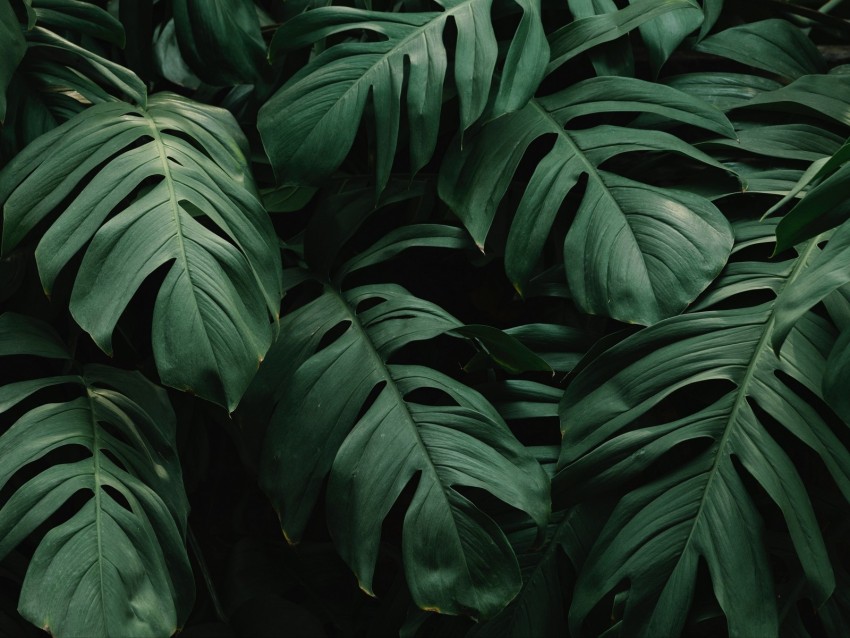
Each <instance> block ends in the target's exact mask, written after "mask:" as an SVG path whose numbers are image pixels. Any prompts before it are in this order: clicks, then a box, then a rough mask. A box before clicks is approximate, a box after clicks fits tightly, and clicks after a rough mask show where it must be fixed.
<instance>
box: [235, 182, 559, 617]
mask: <svg viewBox="0 0 850 638" xmlns="http://www.w3.org/2000/svg"><path fill="white" fill-rule="evenodd" d="M421 195H422V190H421V189H420V188H417V187H414V188H413V189H411V190H410V191H405V190H403V189H402V188H401V186H400V185H396V184H393V185H391V188H390V189H388V190H387V191H386V192H385V195H384V197H385V199H384V200H383V201H384V203H385V205H392V206H395V208H396V211H398V210H399V209H403V208H404V207H405V206H407V205H408V203H409V200H410V199H411V198H414V199H418V197H421ZM373 197H374V191H372V189H371V188H368V187H365V186H364V187H362V188H361V187H354V188H351V189H349V190H348V191H343V192H342V193H341V194H340V195H339V196H337V197H331V198H329V200H328V202H327V208H322V209H321V211H322V212H320V213H318V214H317V215H316V217H315V218H314V220H313V221H312V222H311V224H310V226H308V229H307V231H306V232H305V234H304V247H303V252H304V254H305V255H306V256H307V257H308V259H309V262H308V263H310V264H311V265H313V266H314V270H315V272H321V273H327V272H328V270H330V273H329V274H330V277H327V276H324V275H323V276H318V275H314V274H313V273H311V272H310V271H308V270H305V269H303V268H297V269H292V270H287V271H285V273H284V274H285V279H286V280H287V282H288V287H290V288H291V289H292V293H291V296H292V297H293V298H295V299H299V298H300V299H302V302H301V303H300V304H299V305H298V306H297V307H296V308H295V309H293V310H291V311H289V312H288V313H287V314H286V315H284V317H283V318H282V320H281V334H282V335H286V338H281V339H279V340H278V341H277V342H276V343H275V344H274V345H273V346H272V348H271V350H270V351H269V355H268V357H267V359H266V361H265V362H264V364H263V366H262V367H261V368H260V371H259V373H258V374H257V378H256V380H255V381H254V383H253V384H252V386H251V389H250V390H249V393H248V395H247V396H246V401H245V405H244V406H243V407H242V408H240V410H239V412H238V413H237V416H238V417H239V420H240V422H242V423H244V427H245V428H246V431H247V432H250V428H252V427H253V424H254V423H255V422H256V421H257V420H258V418H260V419H267V420H268V421H267V422H268V423H269V425H268V428H267V430H266V431H265V433H264V435H263V437H264V438H263V440H262V445H261V446H258V455H259V457H260V458H259V463H258V465H259V474H260V483H261V485H262V487H263V489H264V490H265V492H266V494H267V495H268V496H269V498H270V499H271V502H272V504H273V506H274V508H275V510H276V511H277V513H278V516H279V518H280V523H281V527H282V529H283V533H284V535H285V536H286V538H287V539H288V541H289V542H291V543H295V542H297V541H299V540H300V538H301V536H302V534H303V532H304V529H305V526H306V525H307V522H308V520H309V517H310V515H311V513H312V511H313V508H314V506H315V503H316V501H317V499H318V497H319V494H320V492H321V490H322V486H323V482H324V481H325V479H326V477H327V492H326V495H325V500H326V503H327V521H328V527H329V530H330V532H331V535H332V537H333V540H334V543H335V545H336V547H337V549H338V551H339V553H340V555H341V556H342V557H343V558H344V559H345V561H346V562H347V563H348V564H349V565H350V566H351V568H352V570H353V571H354V573H355V575H356V576H357V579H358V581H359V583H360V587H361V589H363V590H364V591H366V592H368V593H370V594H371V593H372V589H373V574H374V571H375V565H376V561H377V559H378V552H379V545H380V541H381V526H382V524H383V522H384V519H385V518H386V516H387V515H388V513H389V512H390V509H391V508H393V506H394V505H395V504H396V502H397V501H398V500H399V498H400V497H402V492H403V491H404V490H405V488H407V487H411V488H412V490H411V493H412V500H411V501H409V503H408V504H406V505H404V506H403V507H404V508H405V509H404V511H405V516H404V526H403V531H402V543H401V544H402V557H403V563H404V571H405V575H406V579H407V582H408V586H409V588H410V592H411V594H412V596H413V600H414V602H415V603H416V604H417V605H419V606H420V607H421V608H423V609H429V610H432V611H439V612H442V613H446V614H455V615H457V614H465V615H471V616H474V617H487V616H491V615H493V614H494V613H496V612H498V611H499V610H500V609H502V608H503V607H504V606H505V605H506V604H507V603H508V602H509V601H510V600H511V599H512V598H513V597H514V596H515V595H516V594H517V592H518V591H519V589H520V587H521V584H522V581H521V577H520V570H519V566H518V564H517V559H516V557H515V555H514V552H513V550H512V548H511V545H510V543H509V542H508V540H507V538H506V537H505V534H504V532H503V531H502V530H501V529H500V528H499V526H498V525H497V524H496V523H495V522H494V521H493V519H492V518H491V517H490V516H489V515H488V514H487V513H485V511H484V510H482V509H480V508H479V507H478V506H477V505H476V503H475V502H473V501H474V496H472V495H470V493H469V492H468V491H467V490H466V489H465V488H475V489H476V490H484V491H486V492H489V493H490V494H492V495H493V496H495V497H496V498H497V499H499V500H501V501H503V502H504V503H506V504H508V505H509V506H511V507H513V508H515V509H516V510H519V511H520V512H524V514H521V516H524V517H525V518H530V519H531V521H532V523H531V524H532V525H533V526H535V527H537V528H539V529H542V528H543V527H544V526H545V524H546V522H547V519H548V512H549V501H548V478H547V476H546V474H545V473H544V472H543V470H542V469H541V467H540V465H539V464H538V463H537V461H536V460H535V459H534V457H533V456H532V455H531V454H530V453H529V452H528V451H527V450H526V448H525V447H523V445H522V444H520V443H519V442H518V441H517V440H516V439H515V438H514V436H513V434H512V433H511V431H510V429H509V428H508V426H507V425H506V424H505V422H504V421H503V420H502V418H501V416H500V415H499V413H498V412H497V411H496V409H495V408H494V407H493V406H492V405H491V404H490V403H489V402H488V401H487V400H486V399H485V398H484V397H483V396H482V395H481V394H479V393H478V392H476V391H475V390H473V389H472V388H470V387H467V386H466V385H464V384H463V383H461V382H459V381H458V380H456V379H455V378H452V377H450V376H448V375H447V374H444V373H442V372H440V371H438V370H437V369H435V368H433V367H426V366H422V365H413V364H409V363H405V361H406V359H409V357H410V355H405V354H404V352H405V350H406V349H408V347H409V346H412V345H414V344H416V343H417V342H422V341H428V340H431V339H433V338H435V337H438V336H440V335H445V334H449V335H450V336H454V337H459V336H461V335H465V334H468V337H469V339H470V340H471V343H481V344H484V345H485V346H486V352H488V353H490V354H494V353H495V355H496V356H498V357H499V359H500V360H501V361H502V362H503V363H504V364H505V365H506V366H512V367H514V368H522V367H523V366H525V365H527V364H528V363H529V362H533V363H534V364H535V365H537V364H542V366H543V367H544V368H545V369H546V370H550V368H549V367H548V366H547V365H546V363H545V362H544V361H542V359H540V358H539V357H537V356H536V355H535V354H534V353H533V352H532V351H531V350H529V349H528V348H527V347H526V346H524V345H523V344H522V343H521V342H520V341H518V340H516V339H513V338H512V337H509V336H508V335H505V334H503V333H501V332H500V331H498V330H495V329H493V328H488V327H486V326H469V327H466V326H463V324H461V323H460V322H459V321H458V320H457V319H455V318H454V317H453V316H452V315H450V314H449V313H447V312H446V311H445V310H443V309H442V308H441V307H439V306H438V305H436V304H434V303H431V302H429V301H426V300H424V299H421V298H419V297H417V296H415V295H413V294H411V293H410V292H408V291H407V290H405V289H404V288H402V287H401V286H399V285H396V284H384V283H371V284H369V283H367V284H361V285H358V286H355V287H353V288H352V287H346V286H345V281H346V278H347V277H351V276H354V275H355V274H356V275H357V276H358V277H359V278H360V279H361V280H362V278H363V277H366V275H367V273H368V272H369V268H370V267H371V266H373V265H374V264H377V263H381V262H386V261H388V260H390V259H392V258H394V257H395V256H396V255H398V254H399V253H400V252H402V251H406V250H409V249H419V250H423V249H428V250H434V249H437V248H439V249H443V250H445V249H455V250H457V249H460V248H467V249H468V248H469V247H470V243H469V241H468V239H467V237H466V235H465V233H464V231H463V229H460V228H457V227H451V226H445V225H441V224H409V225H403V226H401V227H399V228H397V229H395V230H391V231H389V232H387V233H386V234H385V235H384V237H382V238H381V239H379V240H378V241H377V242H376V243H374V244H373V245H371V246H367V247H366V248H365V249H360V250H359V251H356V252H354V254H351V252H350V247H351V244H352V242H353V243H354V244H355V245H356V243H357V241H356V239H357V238H356V230H357V228H358V227H359V226H360V225H361V224H362V223H363V222H365V220H366V218H368V217H369V216H371V215H372V214H373V213H374V212H375V207H374V204H373V203H372V202H373V201H374V200H373ZM325 211H326V212H325ZM331 211H336V212H337V216H336V219H334V220H333V223H332V221H331V220H330V219H329V218H328V217H327V216H326V215H328V214H330V212H331ZM321 229H325V231H324V232H321V233H320V231H321ZM352 238H353V239H352ZM349 240H351V241H349ZM318 243H321V244H322V245H323V246H324V250H318V249H317V245H318ZM290 248H292V249H297V250H298V251H299V252H300V250H301V249H300V247H296V246H290ZM335 255H340V256H342V255H348V257H347V258H346V259H342V260H338V259H336V258H335ZM339 262H341V263H339ZM301 284H304V285H301ZM317 287H318V290H315V289H316V288H317ZM310 290H313V292H312V293H310V292H309V291H310ZM305 294H308V295H310V296H308V297H307V298H306V300H305V299H304V298H303V295H305ZM458 371H459V369H458ZM266 406H268V407H270V408H273V411H272V412H271V415H270V417H268V416H266V415H267V414H268V412H266V410H265V408H266ZM243 416H244V418H242V417H243ZM414 485H415V487H413V486H414ZM404 502H407V501H406V499H404Z"/></svg>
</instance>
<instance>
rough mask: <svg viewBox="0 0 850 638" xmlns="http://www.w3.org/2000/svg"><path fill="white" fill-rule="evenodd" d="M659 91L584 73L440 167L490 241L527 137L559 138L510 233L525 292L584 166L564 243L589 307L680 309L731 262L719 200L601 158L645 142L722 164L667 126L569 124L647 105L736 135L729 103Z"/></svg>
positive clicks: (513, 274) (620, 314)
mask: <svg viewBox="0 0 850 638" xmlns="http://www.w3.org/2000/svg"><path fill="white" fill-rule="evenodd" d="M659 89H660V87H658V86H654V85H650V84H649V83H645V82H643V81H641V80H634V79H628V78H617V77H605V78H594V79H590V80H585V81H584V82H580V83H578V84H576V85H574V86H573V87H571V88H570V89H567V90H565V91H562V92H560V93H557V94H555V95H552V96H547V97H545V98H534V99H533V100H532V101H530V102H529V104H528V105H527V106H526V107H525V108H523V109H522V110H520V111H518V112H516V113H512V114H509V115H506V116H503V117H501V118H499V119H497V120H494V121H492V122H490V123H488V124H486V125H485V126H484V127H482V129H481V131H479V132H478V133H477V134H476V135H474V136H472V137H471V138H470V139H467V140H465V141H464V145H463V149H461V148H460V143H459V141H456V142H455V144H454V145H453V148H452V149H451V151H450V153H449V155H448V156H447V157H446V159H445V161H444V163H443V167H442V170H441V173H440V184H439V188H440V196H441V197H442V199H443V200H444V201H446V203H448V204H449V206H451V208H452V209H453V210H454V211H455V212H456V213H457V214H458V216H459V217H460V218H461V220H462V221H463V222H464V224H465V225H466V227H467V229H468V230H469V231H470V234H471V235H472V237H473V239H474V240H475V242H476V243H477V244H478V245H479V246H483V245H484V240H485V238H486V237H487V234H488V231H489V229H490V226H491V224H492V222H493V218H494V216H495V214H496V209H497V207H498V204H499V201H500V200H501V198H502V197H503V196H504V194H505V192H506V191H507V188H508V186H509V185H510V182H511V180H512V179H513V176H514V173H515V172H516V170H517V167H518V166H519V164H520V161H521V160H522V158H523V156H524V155H525V153H526V151H527V149H528V147H529V146H530V145H531V143H532V142H534V141H535V140H537V139H539V138H541V137H544V136H553V137H555V145H554V147H553V148H552V150H551V151H549V153H548V154H547V155H546V156H545V157H544V158H543V159H542V160H541V161H540V162H539V164H538V165H537V167H536V168H535V171H534V174H533V175H532V177H531V179H530V181H529V183H528V186H527V187H526V189H525V193H524V195H523V198H522V200H521V202H520V204H519V208H518V210H517V212H516V215H515V217H514V221H513V224H512V226H511V229H510V232H509V235H508V239H507V247H506V250H505V268H506V271H507V273H508V276H509V277H510V279H511V281H512V282H513V283H514V285H515V286H516V287H517V289H518V290H522V289H523V287H524V286H525V284H526V283H527V281H528V280H529V278H530V276H531V274H532V271H533V269H534V267H535V265H536V263H537V260H538V256H539V255H540V252H541V250H542V247H543V244H544V242H545V241H546V239H547V237H548V235H549V229H550V227H551V226H552V223H553V221H554V219H555V217H556V215H557V213H558V210H559V208H560V206H561V204H562V202H563V201H564V198H565V197H566V196H567V194H568V193H569V192H570V191H571V190H572V189H573V187H574V186H575V185H576V184H577V182H578V180H579V178H581V177H582V176H583V175H587V178H588V182H587V188H586V191H585V195H584V197H583V199H582V203H581V205H580V208H579V213H578V215H577V216H576V219H575V221H574V223H573V225H572V227H571V228H570V231H569V232H568V234H567V238H566V243H565V247H564V260H565V266H566V273H567V279H568V281H569V284H570V289H571V292H572V294H573V295H574V298H575V300H576V302H577V303H578V305H579V307H580V308H581V309H582V310H584V311H585V312H589V313H592V314H603V315H607V316H611V317H614V318H616V319H619V320H621V321H630V322H636V323H645V324H649V323H654V322H656V321H658V320H660V319H662V318H664V317H667V316H670V315H672V314H675V313H676V312H679V311H681V310H682V309H683V308H684V307H685V306H686V305H687V304H688V303H689V302H690V301H692V300H693V299H694V298H695V297H696V296H697V295H698V294H699V292H701V291H702V290H703V289H705V287H706V286H707V285H708V283H709V282H710V281H711V279H713V277H714V276H715V275H716V274H717V273H718V272H719V271H720V269H721V268H722V266H723V264H724V263H725V262H726V257H727V256H728V254H729V250H730V249H731V246H732V236H731V231H730V230H729V227H728V224H727V222H726V221H725V219H724V218H723V217H722V215H721V214H720V212H719V211H718V210H716V209H715V208H714V206H713V205H712V204H711V203H709V202H708V201H707V200H703V199H702V198H700V197H698V196H695V195H692V194H690V193H686V192H678V191H674V190H670V189H661V188H657V187H652V186H648V185H646V184H641V183H639V182H635V181H632V180H629V179H626V178H624V177H620V176H618V175H616V174H614V173H611V172H609V171H606V170H602V169H600V168H599V165H600V164H602V163H603V162H605V161H606V160H609V159H611V158H612V157H615V156H617V155H618V154H621V153H625V152H631V151H643V150H654V151H670V152H674V153H680V154H683V155H686V156H689V157H691V158H693V159H696V160H697V161H702V162H705V163H708V164H710V165H713V166H717V167H719V166H720V165H719V164H717V163H716V162H715V161H714V160H712V159H710V158H708V156H706V155H705V154H703V153H702V152H701V151H697V150H696V149H695V148H694V147H692V146H691V145H689V144H686V143H684V142H682V141H681V140H680V139H679V138H677V137H674V136H673V135H670V134H669V133H665V132H661V131H645V130H641V129H635V128H623V127H612V126H605V125H602V126H597V127H594V128H591V129H573V128H571V127H570V128H567V127H569V124H570V122H571V120H573V119H574V118H577V117H579V116H582V115H586V114H589V113H599V112H609V111H625V112H630V111H632V112H633V111H637V112H641V111H643V112H649V113H653V114H658V115H662V116H664V117H666V118H671V119H674V120H679V121H683V122H686V123H688V124H692V125H695V126H700V127H705V128H708V129H710V130H714V131H717V132H720V133H722V134H730V130H731V125H730V124H729V123H728V121H727V120H726V119H725V117H723V116H722V114H721V113H720V112H719V111H718V110H716V109H714V108H713V107H711V106H709V105H707V104H705V103H704V102H702V101H700V100H697V99H695V98H691V97H689V96H687V95H685V94H684V93H680V92H679V91H676V90H674V89H666V87H665V90H664V91H661V90H659ZM674 229H675V230H674ZM662 235H663V236H664V240H662V242H663V243H659V242H658V241H657V240H658V238H659V237H660V236H662ZM615 241H616V243H615V244H612V242H615ZM685 272H687V273H688V274H687V275H685ZM679 275H681V278H679ZM662 290H663V292H662Z"/></svg>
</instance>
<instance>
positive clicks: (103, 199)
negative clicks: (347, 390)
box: [0, 94, 281, 409]
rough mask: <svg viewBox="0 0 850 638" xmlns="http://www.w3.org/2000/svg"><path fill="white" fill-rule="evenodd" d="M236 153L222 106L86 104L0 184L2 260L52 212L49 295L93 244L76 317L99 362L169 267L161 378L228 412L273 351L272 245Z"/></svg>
mask: <svg viewBox="0 0 850 638" xmlns="http://www.w3.org/2000/svg"><path fill="white" fill-rule="evenodd" d="M183 136H189V137H190V138H191V139H192V141H193V143H189V142H187V141H186V140H185V139H184V137H183ZM244 153H245V150H244V141H243V138H242V135H241V132H240V131H239V129H238V127H237V125H236V123H235V121H234V120H233V118H232V117H231V116H230V115H229V114H227V113H226V112H225V111H223V110H221V109H217V108H214V107H209V106H204V105H200V104H197V103H194V102H191V101H190V100H187V99H184V98H181V97H178V96H176V95H172V94H159V95H157V96H155V97H153V98H152V99H151V100H150V103H149V106H148V107H147V108H146V109H143V108H141V107H136V106H131V105H129V104H125V103H106V104H101V105H96V106H93V107H91V108H89V109H87V110H86V111H84V112H83V113H81V114H79V115H78V116H76V117H74V118H73V119H72V120H70V121H69V122H67V123H66V124H64V125H62V126H61V127H59V128H57V129H54V130H53V131H51V132H50V133H47V134H45V135H44V136H42V137H41V138H39V140H37V141H36V142H35V143H33V144H31V145H30V146H29V147H27V149H26V150H25V151H24V152H22V153H20V154H19V155H18V156H17V157H15V159H14V160H13V161H12V162H11V163H10V164H9V165H8V166H7V167H6V168H5V169H4V170H3V172H2V173H0V201H2V202H3V211H4V226H3V251H4V253H7V252H8V251H9V250H11V249H12V248H14V247H15V246H16V245H17V244H18V243H20V242H21V241H22V240H23V239H24V237H25V236H26V235H27V234H28V233H29V232H30V231H32V230H33V229H34V228H35V227H36V226H37V225H38V224H39V223H40V222H41V221H42V220H44V219H45V218H47V217H48V216H49V215H50V214H51V213H53V212H57V211H58V212H59V213H60V214H59V216H58V218H56V219H55V220H54V221H53V222H52V224H51V225H50V227H49V228H48V230H47V231H46V232H45V233H44V236H43V237H42V238H41V239H40V241H39V244H38V247H37V248H36V260H37V262H38V268H39V274H40V276H41V281H42V283H43V285H44V288H45V290H47V291H48V292H49V291H50V289H51V288H52V286H53V283H54V281H55V280H56V277H57V275H58V274H59V272H60V271H61V270H62V269H63V268H64V267H65V265H66V264H67V263H68V261H69V260H70V259H71V258H72V257H73V256H74V255H75V254H76V253H77V252H79V251H80V250H81V249H83V247H84V246H85V245H86V243H87V242H89V241H90V240H91V243H90V244H89V245H88V247H87V248H86V249H85V255H84V258H83V260H82V264H81V266H80V269H79V272H78V273H77V275H76V281H75V284H74V289H73V292H72V295H71V313H72V314H73V316H74V318H75V319H76V320H77V322H78V323H79V324H80V326H82V327H83V328H84V329H85V330H86V331H88V332H89V333H90V334H91V335H92V337H93V338H94V340H95V342H97V344H98V345H99V346H100V347H101V348H102V349H104V350H105V351H107V352H110V351H111V349H112V345H111V343H112V332H113V330H114V328H115V325H116V322H117V321H118V319H119V317H120V316H121V314H122V313H123V312H124V310H125V308H126V307H127V304H128V303H129V301H130V299H131V298H132V297H133V295H134V294H135V293H136V291H137V289H138V288H139V286H140V285H141V284H142V282H143V281H144V280H145V279H146V278H147V277H149V276H150V275H151V274H152V273H153V272H154V271H155V270H157V269H158V268H160V267H162V266H167V274H166V276H165V280H164V282H163V283H162V285H161V286H160V289H159V294H158V295H157V300H156V304H155V306H154V310H153V326H152V329H153V348H154V355H155V357H156V362H157V368H158V370H159V373H160V376H161V378H162V380H163V382H164V383H166V384H168V385H172V386H175V387H178V388H180V389H185V390H190V391H192V392H194V393H196V394H198V395H200V396H202V397H205V398H208V399H210V400H213V401H216V402H218V403H220V404H222V405H224V406H226V407H227V408H229V409H233V408H234V407H235V405H236V403H237V402H238V401H239V398H240V397H241V395H242V392H243V391H244V389H245V387H247V385H248V383H249V382H250V380H251V378H252V377H253V374H254V372H255V371H256V369H257V366H258V365H259V362H260V361H261V360H262V358H263V356H264V354H265V352H266V350H267V348H268V346H269V344H270V343H271V339H272V328H271V326H270V322H269V316H270V315H271V316H273V317H274V316H276V314H277V311H278V305H279V300H280V295H281V283H280V262H279V257H278V251H277V246H276V238H275V236H274V232H273V230H272V228H271V224H270V222H269V220H268V218H267V216H266V214H265V212H264V211H263V209H262V206H261V205H260V203H259V201H258V199H257V196H256V193H255V191H254V187H253V183H252V180H251V176H250V174H249V172H248V169H247V165H246V162H245V156H244ZM205 223H208V224H209V225H210V227H209V228H208V227H207V226H205V225H204V224H205Z"/></svg>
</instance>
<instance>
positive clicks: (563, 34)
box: [546, 0, 699, 75]
mask: <svg viewBox="0 0 850 638" xmlns="http://www.w3.org/2000/svg"><path fill="white" fill-rule="evenodd" d="M604 8H606V9H607V8H610V5H608V6H606V7H604ZM679 10H682V11H692V10H696V11H697V12H699V7H698V6H697V5H696V4H695V3H694V2H693V0H635V2H632V3H631V4H629V6H627V7H624V8H622V9H620V10H619V11H614V12H602V11H597V12H596V14H595V15H587V16H586V17H584V16H578V15H577V16H576V17H577V18H578V19H577V20H574V21H573V22H571V23H570V24H568V25H566V26H564V27H561V28H560V29H558V30H556V31H555V32H553V33H552V35H550V36H549V44H550V47H551V58H552V61H551V62H550V63H549V66H548V67H546V73H547V74H548V73H551V72H552V71H554V70H555V69H557V68H558V67H560V66H562V65H563V64H564V63H566V62H567V61H569V60H571V59H572V58H574V57H575V56H577V55H579V54H581V53H584V52H585V51H587V50H589V49H592V48H593V47H596V46H599V45H600V44H604V43H606V42H611V41H612V40H616V39H617V38H621V37H622V36H624V35H626V34H627V33H628V32H629V31H631V30H632V29H635V28H637V27H639V26H641V25H642V24H645V23H646V22H647V21H649V20H653V19H655V18H657V17H659V16H662V15H665V14H667V13H668V12H671V11H679ZM600 75H601V74H600Z"/></svg>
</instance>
